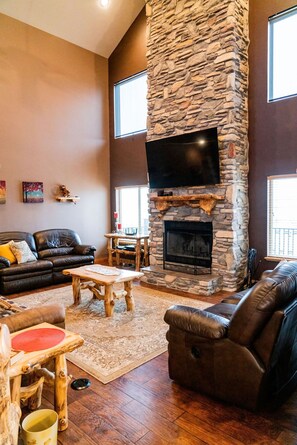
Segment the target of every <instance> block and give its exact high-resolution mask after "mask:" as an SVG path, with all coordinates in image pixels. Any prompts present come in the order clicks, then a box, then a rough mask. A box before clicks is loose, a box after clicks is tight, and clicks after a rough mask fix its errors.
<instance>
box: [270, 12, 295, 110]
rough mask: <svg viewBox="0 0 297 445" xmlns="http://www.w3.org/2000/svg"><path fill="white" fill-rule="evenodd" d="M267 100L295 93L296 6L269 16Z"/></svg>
mask: <svg viewBox="0 0 297 445" xmlns="http://www.w3.org/2000/svg"><path fill="white" fill-rule="evenodd" d="M268 31H269V52H268V100H269V101H273V100H277V99H281V98H285V97H288V96H293V95H296V94H297V57H296V52H297V7H296V6H295V7H294V8H291V9H288V10H286V11H283V12H281V13H279V14H276V15H274V16H272V17H270V18H269V28H268Z"/></svg>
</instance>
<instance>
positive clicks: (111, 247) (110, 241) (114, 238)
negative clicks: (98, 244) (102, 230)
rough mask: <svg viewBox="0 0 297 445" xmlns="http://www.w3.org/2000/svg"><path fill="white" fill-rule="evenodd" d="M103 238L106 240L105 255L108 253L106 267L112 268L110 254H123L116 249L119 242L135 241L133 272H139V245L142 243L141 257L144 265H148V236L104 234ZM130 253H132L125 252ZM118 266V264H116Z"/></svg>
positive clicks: (120, 250)
mask: <svg viewBox="0 0 297 445" xmlns="http://www.w3.org/2000/svg"><path fill="white" fill-rule="evenodd" d="M104 236H105V238H107V253H108V265H109V266H112V264H113V262H112V254H113V253H115V254H116V255H118V256H119V255H120V254H121V253H123V250H122V249H118V245H119V240H120V239H121V240H124V241H131V240H133V241H135V270H136V271H137V272H139V271H140V263H141V243H142V242H143V256H144V265H145V266H148V265H149V249H148V239H149V235H143V234H139V235H125V234H124V233H106V234H105V235H104ZM126 253H132V252H126ZM117 266H118V264H117Z"/></svg>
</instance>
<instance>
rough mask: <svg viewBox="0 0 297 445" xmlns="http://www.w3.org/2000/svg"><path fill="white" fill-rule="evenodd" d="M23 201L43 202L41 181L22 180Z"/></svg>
mask: <svg viewBox="0 0 297 445" xmlns="http://www.w3.org/2000/svg"><path fill="white" fill-rule="evenodd" d="M23 202H26V203H38V202H43V182H23Z"/></svg>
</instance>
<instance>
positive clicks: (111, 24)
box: [0, 0, 145, 58]
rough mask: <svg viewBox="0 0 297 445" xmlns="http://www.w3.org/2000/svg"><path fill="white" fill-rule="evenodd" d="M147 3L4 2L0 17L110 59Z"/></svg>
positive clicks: (86, 0) (0, 3) (95, 0)
mask: <svg viewBox="0 0 297 445" xmlns="http://www.w3.org/2000/svg"><path fill="white" fill-rule="evenodd" d="M144 3H145V2H144V0H109V5H108V7H102V6H101V4H100V0H1V1H0V13H3V14H5V15H8V16H10V17H13V18H15V19H17V20H20V21H21V22H24V23H27V24H28V25H31V26H34V27H35V28H38V29H41V30H42V31H45V32H47V33H49V34H52V35H54V36H57V37H60V38H62V39H64V40H67V41H68V42H71V43H74V44H75V45H78V46H81V47H82V48H85V49H88V50H90V51H92V52H94V53H96V54H99V55H100V56H103V57H107V58H108V57H109V56H110V54H111V53H112V52H113V50H114V49H115V48H116V46H117V45H118V43H119V42H120V40H121V39H122V37H123V36H124V35H125V33H126V31H127V30H128V29H129V27H130V25H131V24H132V23H133V21H134V20H135V18H136V17H137V15H138V14H139V12H140V11H141V9H142V8H143V7H144Z"/></svg>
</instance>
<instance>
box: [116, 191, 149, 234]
mask: <svg viewBox="0 0 297 445" xmlns="http://www.w3.org/2000/svg"><path fill="white" fill-rule="evenodd" d="M116 208H117V212H118V213H119V222H120V223H121V224H122V229H123V230H125V228H128V227H137V230H138V233H144V234H148V223H149V215H148V187H147V186H139V187H117V188H116Z"/></svg>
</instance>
